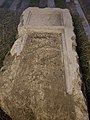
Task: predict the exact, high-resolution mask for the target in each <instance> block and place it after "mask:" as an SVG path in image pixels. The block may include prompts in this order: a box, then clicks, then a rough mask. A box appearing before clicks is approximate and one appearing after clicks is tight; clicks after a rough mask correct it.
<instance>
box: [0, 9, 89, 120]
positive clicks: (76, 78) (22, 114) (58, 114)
mask: <svg viewBox="0 0 90 120" xmlns="http://www.w3.org/2000/svg"><path fill="white" fill-rule="evenodd" d="M75 47H76V43H75V35H74V33H73V26H72V18H71V15H70V13H69V11H68V10H67V9H59V8H45V9H40V8H28V9H26V10H25V11H24V12H23V14H22V15H21V20H20V24H19V26H18V39H17V40H16V42H15V43H14V45H13V47H12V49H11V51H10V55H8V56H7V57H6V59H5V61H4V66H3V67H2V68H1V71H0V107H1V108H2V109H3V110H4V111H5V112H6V113H7V114H8V115H9V116H10V117H11V118H12V120H88V114H87V108H86V105H85V99H84V97H83V94H82V91H81V80H80V73H79V65H78V63H77V54H76V51H75Z"/></svg>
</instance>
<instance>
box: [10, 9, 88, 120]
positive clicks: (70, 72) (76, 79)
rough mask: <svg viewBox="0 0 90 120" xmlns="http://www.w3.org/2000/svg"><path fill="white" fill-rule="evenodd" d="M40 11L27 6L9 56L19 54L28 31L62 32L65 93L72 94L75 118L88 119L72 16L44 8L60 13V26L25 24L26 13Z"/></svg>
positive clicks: (65, 12) (64, 11) (60, 10)
mask: <svg viewBox="0 0 90 120" xmlns="http://www.w3.org/2000/svg"><path fill="white" fill-rule="evenodd" d="M33 10H34V11H36V12H37V11H40V10H41V11H42V9H39V8H28V9H26V10H25V11H24V12H23V14H22V16H21V22H20V24H19V26H18V39H17V40H16V42H15V43H14V45H13V47H12V49H11V51H10V53H11V56H14V55H17V56H18V55H20V53H21V51H22V49H23V46H24V44H25V41H26V38H27V37H28V33H29V32H30V31H31V32H35V31H36V32H40V31H42V32H52V33H62V38H63V39H62V46H63V50H62V54H63V61H64V68H65V79H66V91H67V94H69V95H72V96H73V99H74V103H75V112H76V120H88V113H87V107H86V104H85V102H86V101H85V99H84V97H83V93H82V91H81V84H82V82H81V79H80V72H79V65H78V62H77V59H78V56H77V53H76V49H75V48H76V42H75V34H74V32H73V30H74V28H73V25H72V18H71V15H70V12H69V10H67V9H60V8H45V9H43V10H45V11H47V12H48V11H54V10H55V11H56V12H60V13H61V16H62V18H61V20H62V25H61V26H39V27H37V26H30V25H28V24H27V22H26V21H27V20H28V19H29V18H28V15H29V14H30V12H31V11H33Z"/></svg>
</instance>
